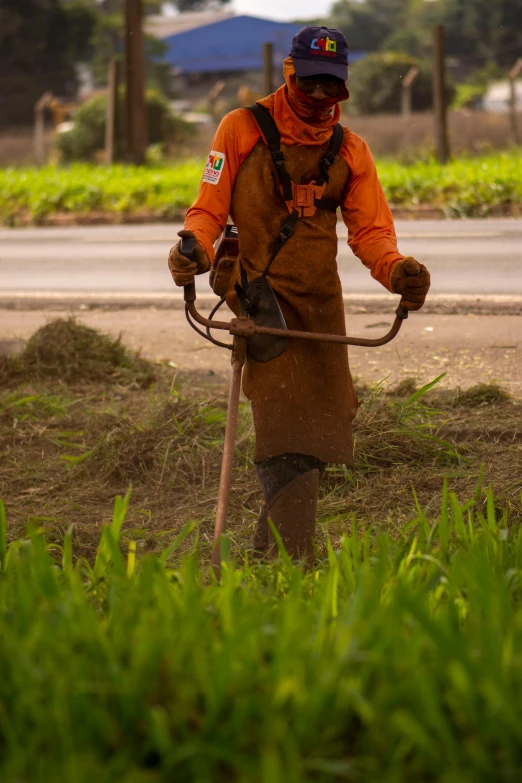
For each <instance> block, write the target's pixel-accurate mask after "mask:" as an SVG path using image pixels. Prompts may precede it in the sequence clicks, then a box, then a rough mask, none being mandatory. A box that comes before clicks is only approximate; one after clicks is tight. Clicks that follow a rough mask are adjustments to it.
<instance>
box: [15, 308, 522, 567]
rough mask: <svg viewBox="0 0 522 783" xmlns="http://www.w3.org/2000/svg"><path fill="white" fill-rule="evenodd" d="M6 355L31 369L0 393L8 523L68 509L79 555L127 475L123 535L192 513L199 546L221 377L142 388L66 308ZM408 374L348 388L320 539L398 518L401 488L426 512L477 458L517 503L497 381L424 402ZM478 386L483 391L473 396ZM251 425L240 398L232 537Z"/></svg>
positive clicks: (129, 368)
mask: <svg viewBox="0 0 522 783" xmlns="http://www.w3.org/2000/svg"><path fill="white" fill-rule="evenodd" d="M28 357H29V358H28ZM9 361H11V360H9ZM12 362H13V364H14V365H16V366H18V367H19V368H22V369H21V370H20V372H22V376H21V377H22V378H27V377H32V381H31V384H30V385H29V384H27V383H26V384H25V385H24V386H21V387H18V388H16V389H13V388H11V389H10V390H9V391H6V392H4V394H2V395H0V456H1V457H2V459H0V497H3V498H4V499H5V501H6V505H7V506H8V512H9V514H8V516H9V519H10V521H11V526H12V531H13V534H14V535H16V536H20V535H23V532H24V530H25V529H26V527H27V524H28V523H32V524H37V525H39V526H43V527H45V529H46V530H47V534H48V536H49V537H50V538H51V539H53V540H59V539H61V537H63V533H64V531H65V530H66V529H67V528H68V527H69V525H70V524H71V523H72V524H74V538H75V544H76V546H78V547H79V549H80V551H82V552H83V553H84V554H85V555H86V556H88V557H89V556H91V555H92V554H93V552H94V549H95V546H96V542H97V540H98V538H99V530H100V526H101V525H102V524H103V522H104V521H107V519H109V518H110V516H111V513H112V512H111V509H112V503H113V499H114V496H115V495H117V494H122V493H125V492H126V491H127V489H128V488H129V486H130V485H132V488H133V492H132V504H131V509H130V512H129V515H128V521H127V526H126V528H125V531H124V535H125V536H126V537H132V538H135V539H136V540H137V541H138V542H140V544H139V545H140V547H142V548H146V549H150V550H156V549H161V548H162V546H163V540H164V537H165V536H167V537H168V536H170V535H171V534H172V532H173V531H174V532H177V531H179V529H180V528H181V526H182V525H183V524H184V523H185V522H187V520H189V519H194V520H197V522H198V529H199V536H200V538H199V540H200V543H201V544H202V545H203V549H202V554H203V556H204V557H206V554H208V552H209V551H210V542H211V539H212V531H213V521H214V514H215V506H216V499H217V491H218V485H219V475H220V466H221V455H222V445H223V438H224V432H225V420H226V401H225V395H224V393H223V390H222V389H212V388H211V387H209V386H207V387H205V388H202V387H201V386H200V385H199V386H198V388H197V390H195V387H194V384H193V383H192V379H191V378H190V377H189V378H186V379H180V378H179V377H178V379H177V380H176V382H175V383H174V382H173V381H172V377H171V376H170V377H167V372H166V371H165V370H162V369H161V368H160V369H158V372H157V383H156V385H155V387H154V390H153V393H151V392H150V391H148V390H145V389H144V388H143V385H140V383H136V378H137V377H138V378H139V377H140V376H139V372H141V371H142V369H143V375H142V376H141V377H143V378H145V377H147V376H146V371H147V369H148V365H147V364H146V363H145V362H143V361H142V360H141V359H139V357H138V358H136V357H133V356H132V355H131V354H128V353H127V352H126V351H125V349H124V348H123V346H122V345H121V343H120V342H119V341H112V340H110V339H109V338H108V337H105V336H103V335H99V333H97V332H95V331H94V330H91V329H86V328H85V327H82V326H78V324H75V323H74V322H73V321H70V320H69V321H61V322H53V323H51V324H48V326H47V327H44V328H43V329H42V330H39V332H38V333H37V334H36V335H35V336H34V337H33V338H32V339H31V341H30V343H29V344H28V346H27V349H26V351H25V352H24V353H23V354H22V355H21V357H19V358H18V359H14V360H12ZM27 362H29V364H30V366H31V367H32V368H33V371H32V373H31V376H29V374H28V373H27ZM7 364H9V362H8V363H7ZM6 366H7V365H6ZM1 367H2V365H0V370H1ZM50 368H53V370H52V374H51V377H50V373H51V370H50ZM80 378H83V382H82V384H81V385H80V384H77V385H76V386H75V385H74V381H76V380H79V379H80ZM42 379H45V380H42ZM64 380H66V382H67V383H69V384H70V385H69V386H68V387H66V386H64V383H63V381H64ZM108 381H110V383H109V384H108V383H107V382H108ZM414 387H415V384H413V383H411V382H409V385H408V387H407V388H406V386H405V385H404V387H399V388H397V389H396V390H395V396H389V395H388V394H387V393H385V391H384V389H383V387H382V386H379V387H377V388H376V389H374V390H370V391H369V390H364V393H362V394H361V405H360V409H359V412H358V415H357V419H356V422H355V467H354V469H353V470H348V469H346V468H345V467H342V466H341V467H339V466H330V467H329V468H328V470H327V473H326V476H325V481H324V485H323V489H322V496H321V502H320V506H319V536H318V541H319V546H320V547H321V546H322V545H323V543H324V541H325V539H326V535H328V536H329V537H330V538H331V539H333V540H334V542H335V541H336V540H337V539H338V538H339V537H340V535H341V534H342V533H343V532H345V531H346V529H347V527H348V526H349V525H351V520H352V517H353V516H355V518H356V519H357V524H358V525H363V524H369V525H375V526H388V525H391V526H392V527H393V528H394V529H396V528H397V526H399V527H400V526H401V525H402V524H406V523H407V522H409V521H411V515H412V501H413V491H415V493H416V496H417V498H418V501H419V503H420V505H421V506H422V508H423V509H424V510H425V512H426V514H427V516H428V517H429V518H431V517H433V518H435V517H436V515H437V513H438V504H439V500H440V489H441V486H442V483H443V480H444V478H445V477H448V478H449V479H450V487H451V489H452V490H454V491H455V492H458V493H459V494H460V493H462V496H463V497H465V496H466V495H467V496H469V492H470V490H471V491H472V492H473V490H474V488H475V486H476V482H477V476H478V475H479V473H480V470H481V465H484V486H487V485H491V486H492V487H493V488H494V489H495V492H496V493H497V496H498V498H499V500H500V501H502V500H503V499H505V501H506V503H511V504H512V505H513V507H515V506H516V508H518V507H519V506H520V501H519V499H518V497H519V494H520V490H522V449H521V448H520V447H519V445H518V444H519V442H520V437H521V435H520V426H519V417H517V410H518V409H517V408H516V406H515V405H514V404H513V403H511V402H505V401H503V400H505V396H506V395H505V393H503V392H502V393H501V390H500V391H499V390H498V389H497V390H495V391H492V390H491V388H490V387H488V388H487V389H485V388H483V389H481V391H480V394H479V393H478V392H477V391H475V392H474V393H473V394H471V396H470V399H472V400H474V401H477V400H479V399H480V402H476V404H475V407H472V408H470V407H462V406H461V407H455V405H453V402H452V400H453V397H455V394H454V393H453V397H449V396H448V397H447V398H444V400H442V398H441V405H439V409H435V408H434V407H433V406H432V405H431V404H427V400H429V399H432V397H427V396H426V394H427V391H428V390H427V389H426V388H424V389H420V390H414ZM410 392H411V393H410ZM407 393H410V394H409V396H406V394H407ZM464 394H465V393H464ZM430 395H433V397H435V395H434V393H433V392H432V391H431V392H430ZM437 395H438V396H440V395H441V392H437ZM462 396H463V395H462V394H461V395H460V398H462ZM465 399H466V397H465ZM485 400H491V402H490V403H489V404H488V405H487V407H483V403H484V401H485ZM442 403H443V404H444V410H441V409H440V408H441V407H442ZM507 408H509V410H507ZM511 409H512V410H511ZM495 426H497V428H498V432H497V430H495V429H494V428H495ZM500 427H501V428H502V431H501V432H500ZM487 432H489V440H488V441H487V442H486V439H485V438H484V437H482V433H487ZM499 433H500V434H499ZM510 438H511V440H509V439H510ZM253 439H254V434H253V427H252V419H251V412H250V406H248V405H244V406H243V407H242V409H241V417H240V428H239V434H238V438H237V442H236V455H235V463H234V473H233V484H232V496H231V506H230V514H229V523H230V530H231V535H232V539H233V542H234V544H235V546H236V547H243V546H245V545H247V544H248V541H249V539H250V537H251V534H252V531H253V528H254V525H255V522H256V519H257V516H258V513H259V510H260V507H261V501H262V498H261V492H260V489H259V486H258V483H257V478H256V473H255V470H254V466H253V463H252V455H253ZM517 482H518V483H517ZM519 485H520V486H519ZM517 504H518V506H517ZM321 534H322V535H321ZM205 547H206V549H205Z"/></svg>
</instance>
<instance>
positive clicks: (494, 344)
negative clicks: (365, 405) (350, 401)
mask: <svg viewBox="0 0 522 783" xmlns="http://www.w3.org/2000/svg"><path fill="white" fill-rule="evenodd" d="M70 312H74V314H75V315H76V316H77V317H78V319H79V320H80V321H81V322H83V323H85V324H87V325H89V326H92V327H94V328H96V329H99V330H101V331H102V332H105V333H107V334H110V335H112V336H117V335H119V334H120V333H121V334H122V338H123V342H124V343H125V344H126V345H128V346H129V347H130V348H132V349H135V350H140V351H141V352H142V354H143V355H144V356H145V357H147V358H150V359H153V360H164V361H167V362H171V363H173V365H175V367H174V369H176V368H178V369H179V370H180V371H181V372H191V373H195V374H196V375H198V376H199V377H200V378H201V380H203V379H204V378H205V377H206V376H211V377H212V376H217V377H214V378H213V380H214V381H217V380H219V379H221V378H223V380H225V379H226V377H227V375H228V366H229V353H228V351H225V350H223V349H219V348H216V347H214V346H213V345H211V344H210V343H208V342H207V341H205V340H204V339H203V338H201V337H199V336H198V335H197V334H196V333H195V332H193V331H192V329H190V327H189V326H188V324H187V322H186V320H185V315H184V313H183V311H182V310H180V309H172V310H165V309H161V308H157V309H156V308H154V307H146V308H139V309H121V310H113V309H102V308H99V309H92V310H88V311H82V310H74V311H70ZM65 315H67V312H66V311H64V310H63V309H60V310H58V309H56V310H55V309H45V310H9V309H5V310H2V309H0V323H1V332H0V352H4V353H9V352H12V351H16V350H17V349H18V348H21V347H22V346H23V344H24V341H25V340H26V339H27V338H28V337H30V335H31V334H33V332H35V331H36V329H38V328H39V327H40V326H42V325H43V324H45V323H46V322H47V321H50V320H53V319H54V318H59V317H64V316H65ZM346 320H347V328H348V331H349V333H350V334H356V335H359V336H364V337H372V338H373V337H377V336H379V335H381V334H383V333H385V332H386V331H387V330H388V329H389V327H390V326H391V323H392V320H393V319H392V317H390V316H388V315H383V314H382V313H381V314H379V313H374V314H368V313H364V314H355V315H354V314H347V316H346ZM350 364H351V368H352V373H353V375H354V376H355V377H357V378H358V379H359V382H360V383H363V384H374V383H375V382H377V381H380V380H382V379H384V378H387V379H388V381H389V383H391V384H394V383H397V382H399V381H401V380H402V379H404V378H407V377H413V378H415V380H416V381H417V383H427V382H428V381H431V380H433V379H434V378H436V377H438V376H439V375H441V374H442V373H446V375H445V377H444V379H443V380H442V382H441V385H442V386H444V387H447V388H452V389H455V388H457V387H461V388H463V389H464V388H468V387H470V386H473V385H475V384H477V383H492V382H498V383H499V384H500V385H502V386H503V387H504V388H505V389H507V390H508V391H509V392H510V393H511V394H512V395H514V396H515V397H522V329H521V318H520V316H518V315H501V314H496V315H477V314H474V313H469V314H466V315H441V314H429V313H428V314H425V313H422V312H421V313H414V314H412V315H411V316H410V318H409V319H408V320H407V321H406V322H405V323H404V325H403V328H402V331H401V333H400V334H399V336H398V337H397V338H396V339H395V340H394V341H393V342H392V343H390V344H389V345H386V346H384V347H381V348H371V349H370V348H368V349H364V348H352V349H351V350H350ZM332 372H335V368H332Z"/></svg>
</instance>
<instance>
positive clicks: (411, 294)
mask: <svg viewBox="0 0 522 783" xmlns="http://www.w3.org/2000/svg"><path fill="white" fill-rule="evenodd" d="M390 284H391V289H392V291H393V292H394V293H396V294H400V295H401V296H402V301H403V304H404V306H405V308H406V309H407V310H420V309H421V307H422V305H423V304H424V301H425V299H426V294H427V293H428V291H429V290H430V273H429V272H428V270H427V269H426V267H425V266H424V264H419V262H418V261H416V260H415V259H414V258H403V259H402V261H399V262H398V263H397V264H395V266H394V267H393V269H392V273H391V280H390Z"/></svg>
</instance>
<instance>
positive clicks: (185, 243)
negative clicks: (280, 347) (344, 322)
mask: <svg viewBox="0 0 522 783" xmlns="http://www.w3.org/2000/svg"><path fill="white" fill-rule="evenodd" d="M194 249H195V242H194V239H193V238H192V237H183V239H182V240H181V246H180V253H181V254H182V255H184V256H186V258H189V259H191V260H192V256H193V253H194ZM183 288H184V299H185V303H186V304H185V309H186V312H187V317H188V316H190V317H191V318H193V319H194V320H195V321H197V323H198V324H201V326H204V327H206V328H207V329H221V330H223V331H227V332H228V333H229V334H232V335H234V336H237V337H252V335H254V334H267V335H271V336H272V337H292V338H294V339H297V340H311V341H314V342H325V343H338V344H340V345H358V346H362V347H365V348H377V347H378V346H380V345H386V343H389V342H390V341H391V340H393V338H394V337H395V336H396V335H397V334H398V332H399V330H400V328H401V326H402V322H403V321H404V320H405V319H406V318H407V317H408V310H407V308H406V307H405V306H404V304H403V300H402V299H401V301H400V303H399V306H398V308H397V310H396V311H395V321H394V322H393V325H392V328H391V329H390V331H389V332H388V333H387V334H385V335H384V336H383V337H378V338H377V339H374V340H371V339H369V338H366V337H350V336H344V335H340V334H322V333H320V332H301V331H297V330H295V329H272V328H269V327H266V326H257V324H255V323H254V321H252V319H250V318H245V317H241V318H233V319H232V320H231V321H214V320H212V319H209V318H205V317H204V316H202V315H201V314H200V313H198V311H197V310H196V305H195V304H194V302H195V301H196V285H195V283H194V282H192V283H190V284H189V285H186V286H184V287H183ZM196 331H199V330H198V329H196ZM200 334H202V336H203V337H205V336H206V335H204V334H203V333H202V332H200ZM220 345H223V346H224V344H223V343H220ZM224 347H231V346H224Z"/></svg>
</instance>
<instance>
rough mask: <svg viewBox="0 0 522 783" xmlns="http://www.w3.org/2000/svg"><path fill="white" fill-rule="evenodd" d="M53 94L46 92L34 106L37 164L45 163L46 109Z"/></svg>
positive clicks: (35, 155)
mask: <svg viewBox="0 0 522 783" xmlns="http://www.w3.org/2000/svg"><path fill="white" fill-rule="evenodd" d="M52 97H53V94H52V93H51V92H44V94H43V95H42V97H41V98H40V100H39V101H38V102H37V103H36V104H35V107H34V157H35V161H36V165H37V166H43V165H44V163H45V118H44V110H45V109H46V108H47V106H48V105H49V103H50V101H51V99H52Z"/></svg>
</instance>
